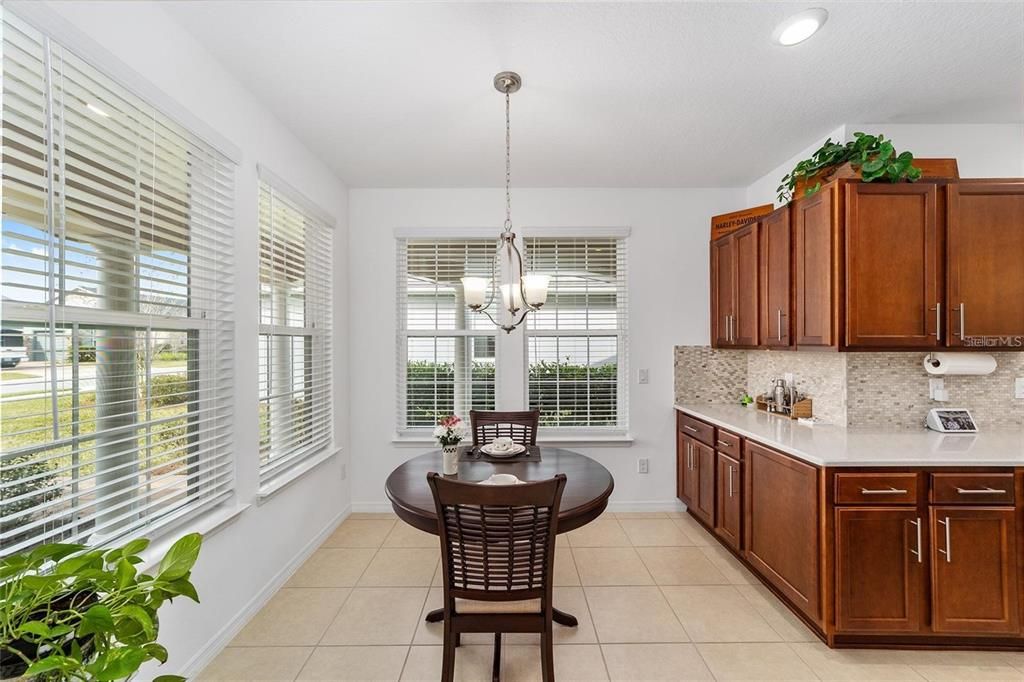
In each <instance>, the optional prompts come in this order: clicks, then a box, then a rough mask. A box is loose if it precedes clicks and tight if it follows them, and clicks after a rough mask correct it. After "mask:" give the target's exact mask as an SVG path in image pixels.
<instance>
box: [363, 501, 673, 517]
mask: <svg viewBox="0 0 1024 682" xmlns="http://www.w3.org/2000/svg"><path fill="white" fill-rule="evenodd" d="M685 510H686V505H684V504H683V503H682V502H680V501H679V500H677V499H671V500H636V501H632V502H630V501H626V500H623V501H622V502H609V503H608V511H610V512H662V511H685ZM352 511H353V512H357V513H360V514H383V513H387V512H391V511H393V510H392V507H391V503H390V502H353V503H352Z"/></svg>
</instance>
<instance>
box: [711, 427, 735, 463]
mask: <svg viewBox="0 0 1024 682" xmlns="http://www.w3.org/2000/svg"><path fill="white" fill-rule="evenodd" d="M716 431H717V433H716V434H715V450H718V451H719V452H721V453H722V454H723V455H728V456H730V457H732V458H733V459H735V460H737V461H739V458H740V450H741V448H740V437H739V436H737V435H736V434H735V433H729V432H728V431H725V430H723V429H716Z"/></svg>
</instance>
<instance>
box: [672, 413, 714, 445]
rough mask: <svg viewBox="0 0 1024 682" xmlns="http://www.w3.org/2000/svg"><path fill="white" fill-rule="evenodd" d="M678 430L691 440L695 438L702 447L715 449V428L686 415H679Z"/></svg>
mask: <svg viewBox="0 0 1024 682" xmlns="http://www.w3.org/2000/svg"><path fill="white" fill-rule="evenodd" d="M679 430H680V431H682V432H683V433H685V434H686V435H687V436H690V437H691V438H696V439H697V440H699V441H700V442H701V443H704V445H710V446H711V447H715V427H714V426H712V425H711V424H706V423H704V422H702V421H701V420H699V419H694V418H693V417H691V416H690V415H688V414H683V413H682V412H680V413H679Z"/></svg>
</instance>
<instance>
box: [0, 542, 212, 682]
mask: <svg viewBox="0 0 1024 682" xmlns="http://www.w3.org/2000/svg"><path fill="white" fill-rule="evenodd" d="M148 545H149V540H147V539H145V538H140V539H137V540H132V541H131V542H129V543H127V544H126V545H124V546H122V547H117V548H114V549H109V548H106V549H88V548H87V547H85V546H83V545H72V544H47V545H40V546H38V547H35V548H34V549H31V550H28V551H26V552H24V553H21V554H14V555H11V556H8V557H4V558H3V559H2V560H0V660H2V662H3V665H2V676H3V677H4V679H7V678H8V677H18V676H20V675H22V676H24V677H27V678H30V679H33V680H78V681H85V682H94V681H95V682H108V681H112V680H125V679H130V678H131V677H133V676H134V675H135V674H136V673H137V672H138V670H139V668H140V667H141V666H142V664H144V663H146V662H147V661H152V660H155V661H158V662H160V663H164V662H165V661H166V660H167V650H166V649H165V648H164V647H163V646H161V645H160V644H158V643H157V641H156V640H157V635H158V632H159V621H158V619H157V611H158V610H159V609H160V607H161V606H163V605H164V604H165V603H167V602H169V601H171V600H172V599H173V598H174V597H179V596H180V597H188V598H189V599H191V600H193V601H196V602H198V601H199V596H198V595H197V594H196V589H195V587H194V586H193V585H192V583H191V581H190V577H191V572H192V566H193V565H194V564H195V562H196V559H197V558H198V556H199V548H200V546H201V545H202V536H200V535H199V534H198V533H192V534H189V535H186V536H184V537H182V538H181V539H179V540H178V541H177V542H175V543H174V544H173V545H172V546H171V548H170V549H169V550H168V551H167V554H166V555H164V557H163V559H162V560H161V561H160V563H159V564H158V565H157V566H155V567H154V570H153V571H151V572H150V573H141V572H139V570H138V568H137V567H138V565H139V564H142V563H143V559H142V557H141V556H139V553H140V552H142V551H143V550H145V549H146V547H147V546H148ZM155 680H156V681H158V682H172V681H176V680H184V678H182V677H179V676H176V675H162V676H159V677H157V678H155Z"/></svg>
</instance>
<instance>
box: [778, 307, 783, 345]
mask: <svg viewBox="0 0 1024 682" xmlns="http://www.w3.org/2000/svg"><path fill="white" fill-rule="evenodd" d="M778 313H779V316H778V322H779V341H782V308H779V309H778Z"/></svg>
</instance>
